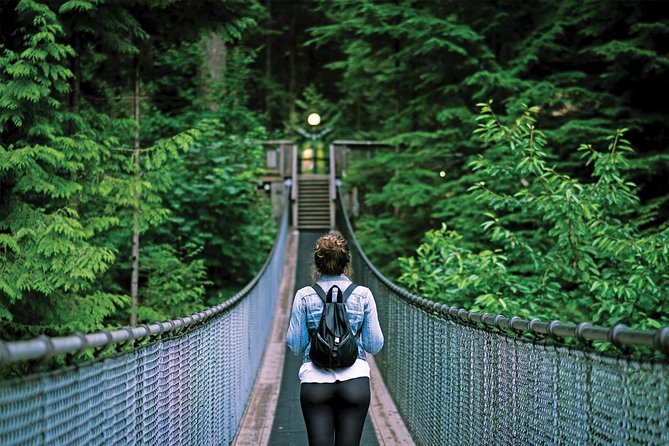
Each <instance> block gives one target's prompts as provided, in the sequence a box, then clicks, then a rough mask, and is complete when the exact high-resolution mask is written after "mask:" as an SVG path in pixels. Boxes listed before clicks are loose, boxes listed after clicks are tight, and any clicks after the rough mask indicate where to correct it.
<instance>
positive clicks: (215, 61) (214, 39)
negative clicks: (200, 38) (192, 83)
mask: <svg viewBox="0 0 669 446" xmlns="http://www.w3.org/2000/svg"><path fill="white" fill-rule="evenodd" d="M225 64H226V47H225V41H224V40H223V39H222V38H221V36H220V35H219V34H218V33H217V32H215V31H212V32H210V33H209V34H207V35H206V36H204V61H203V64H202V74H201V80H202V82H201V94H202V98H203V102H204V106H205V108H206V109H207V110H210V111H213V112H216V111H218V110H219V108H220V104H219V101H218V99H219V98H220V97H222V96H223V95H224V94H225V92H224V91H222V90H221V88H222V87H223V85H222V81H223V76H224V75H225Z"/></svg>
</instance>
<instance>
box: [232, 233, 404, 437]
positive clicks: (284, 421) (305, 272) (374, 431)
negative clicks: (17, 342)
mask: <svg viewBox="0 0 669 446" xmlns="http://www.w3.org/2000/svg"><path fill="white" fill-rule="evenodd" d="M296 234H297V232H295V233H293V234H292V236H291V238H290V240H289V242H288V248H287V253H286V266H285V268H284V281H283V283H282V285H281V290H280V296H279V301H278V303H277V312H276V315H275V318H274V323H273V326H272V333H271V335H270V336H271V338H270V341H269V343H268V345H267V347H266V349H267V350H266V353H265V357H264V359H263V364H262V365H261V370H260V372H259V374H258V377H257V380H256V384H255V387H254V390H253V395H252V396H251V400H250V402H249V405H248V407H247V410H246V414H245V416H244V419H243V420H242V426H241V428H240V431H239V434H238V435H237V438H236V439H235V443H234V444H235V445H237V446H242V445H244V446H247V445H249V446H250V445H253V446H256V445H272V446H289V445H290V446H293V445H295V446H302V445H307V444H308V442H307V434H306V427H305V425H304V420H303V418H302V412H301V409H300V399H299V395H300V383H299V380H298V378H297V372H298V369H299V367H300V363H301V361H300V358H297V357H295V356H294V355H293V354H292V353H291V352H289V351H288V352H287V351H286V344H285V333H286V330H287V328H288V321H289V318H290V308H291V305H292V299H293V296H294V294H295V291H296V290H297V289H299V288H301V287H303V286H306V285H309V284H310V283H311V279H310V271H311V250H312V249H313V246H314V244H315V242H316V239H317V238H318V237H319V236H320V235H321V233H320V232H307V231H302V232H300V233H299V240H297V237H295V235H296ZM370 365H371V366H372V404H371V408H370V413H369V414H368V416H367V420H366V422H365V428H364V430H363V434H362V440H361V443H360V444H361V445H363V446H376V445H379V444H381V445H411V444H413V441H412V440H411V437H410V435H409V434H408V431H407V430H406V427H405V426H404V424H403V422H402V421H401V419H400V417H399V415H398V413H397V410H396V408H395V405H394V403H393V402H392V400H391V399H390V397H389V395H388V393H387V391H386V389H385V386H384V385H383V381H382V379H381V376H380V375H379V373H378V371H377V370H376V367H374V365H373V360H371V361H370ZM372 419H373V420H374V422H375V423H376V425H375V424H374V423H372Z"/></svg>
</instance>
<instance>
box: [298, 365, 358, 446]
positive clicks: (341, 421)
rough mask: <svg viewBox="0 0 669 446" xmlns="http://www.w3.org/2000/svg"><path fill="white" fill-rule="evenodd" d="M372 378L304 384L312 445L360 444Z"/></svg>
mask: <svg viewBox="0 0 669 446" xmlns="http://www.w3.org/2000/svg"><path fill="white" fill-rule="evenodd" d="M369 400H370V393H369V378H367V377H363V378H355V379H349V380H347V381H337V382H334V383H323V384H321V383H303V384H302V385H301V388H300V404H301V405H302V415H303V416H304V422H305V423H306V425H307V435H308V436H309V445H310V446H331V445H333V444H334V445H335V446H358V445H359V444H360V437H361V436H362V427H363V426H364V424H365V417H366V416H367V409H369Z"/></svg>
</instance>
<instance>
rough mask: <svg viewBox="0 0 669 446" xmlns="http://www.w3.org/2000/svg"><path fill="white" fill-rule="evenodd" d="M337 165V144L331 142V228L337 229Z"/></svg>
mask: <svg viewBox="0 0 669 446" xmlns="http://www.w3.org/2000/svg"><path fill="white" fill-rule="evenodd" d="M335 167H336V163H335V146H334V144H330V230H334V229H335V225H336V222H337V219H336V218H335V209H336V208H335V200H336V199H337V184H336V181H337V175H336V171H335Z"/></svg>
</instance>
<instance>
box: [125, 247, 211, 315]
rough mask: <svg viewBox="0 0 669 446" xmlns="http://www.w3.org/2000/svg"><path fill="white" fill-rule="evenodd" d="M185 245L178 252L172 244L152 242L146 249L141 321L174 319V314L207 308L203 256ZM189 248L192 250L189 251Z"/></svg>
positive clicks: (144, 251)
mask: <svg viewBox="0 0 669 446" xmlns="http://www.w3.org/2000/svg"><path fill="white" fill-rule="evenodd" d="M193 248H194V247H193V246H192V245H190V246H186V247H185V250H187V252H186V253H185V254H184V255H179V253H177V252H176V251H175V249H174V248H173V247H172V246H170V245H151V246H149V247H148V248H146V249H144V250H143V253H142V254H143V255H142V264H141V265H142V266H141V270H140V275H141V276H142V278H143V279H144V283H145V285H144V287H142V292H141V295H140V302H141V305H140V306H139V308H138V312H137V314H138V322H141V323H152V322H155V321H164V320H169V319H173V318H174V317H175V314H182V315H186V314H193V313H197V312H198V311H201V310H204V309H205V306H204V299H203V298H204V294H205V287H206V286H207V285H210V284H211V282H209V281H208V280H207V270H206V268H205V266H204V260H203V259H201V258H198V254H199V252H198V251H199V250H198V249H195V250H193ZM188 250H190V252H188Z"/></svg>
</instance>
